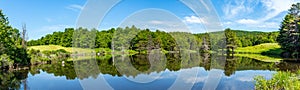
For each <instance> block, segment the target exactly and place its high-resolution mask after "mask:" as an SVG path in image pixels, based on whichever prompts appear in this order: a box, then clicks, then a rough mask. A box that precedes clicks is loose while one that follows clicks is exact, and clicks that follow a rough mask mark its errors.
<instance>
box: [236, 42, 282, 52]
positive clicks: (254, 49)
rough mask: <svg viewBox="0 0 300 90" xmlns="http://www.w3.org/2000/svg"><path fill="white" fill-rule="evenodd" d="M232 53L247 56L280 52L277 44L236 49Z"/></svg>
mask: <svg viewBox="0 0 300 90" xmlns="http://www.w3.org/2000/svg"><path fill="white" fill-rule="evenodd" d="M234 52H236V53H247V54H250V53H251V54H262V53H273V54H280V53H281V52H282V50H281V49H280V46H279V45H278V43H265V44H260V45H255V46H249V47H240V48H237V49H236V50H235V51H234Z"/></svg>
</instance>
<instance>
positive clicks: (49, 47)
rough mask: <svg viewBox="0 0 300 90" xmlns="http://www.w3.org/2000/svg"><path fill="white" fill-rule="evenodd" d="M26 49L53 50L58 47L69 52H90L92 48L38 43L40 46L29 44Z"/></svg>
mask: <svg viewBox="0 0 300 90" xmlns="http://www.w3.org/2000/svg"><path fill="white" fill-rule="evenodd" d="M28 49H34V50H40V51H55V50H59V49H64V50H66V51H67V52H70V53H75V52H77V53H90V52H92V51H93V50H92V49H83V48H73V47H63V46H59V45H40V46H31V47H28Z"/></svg>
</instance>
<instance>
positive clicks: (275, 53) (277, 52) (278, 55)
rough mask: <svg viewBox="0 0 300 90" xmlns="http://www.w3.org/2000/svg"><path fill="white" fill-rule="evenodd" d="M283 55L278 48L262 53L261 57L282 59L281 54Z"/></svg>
mask: <svg viewBox="0 0 300 90" xmlns="http://www.w3.org/2000/svg"><path fill="white" fill-rule="evenodd" d="M282 53H283V50H282V49H280V48H275V49H270V50H269V51H265V52H262V53H261V54H262V55H265V56H269V57H274V58H282V57H281V54H282Z"/></svg>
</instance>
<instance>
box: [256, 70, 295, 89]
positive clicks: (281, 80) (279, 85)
mask: <svg viewBox="0 0 300 90" xmlns="http://www.w3.org/2000/svg"><path fill="white" fill-rule="evenodd" d="M299 75H300V73H299V72H298V73H291V72H283V71H279V72H277V73H276V74H274V75H273V77H272V78H271V79H270V80H266V79H265V78H264V77H262V76H257V77H255V81H256V83H255V89H258V90H299V89H300V80H299Z"/></svg>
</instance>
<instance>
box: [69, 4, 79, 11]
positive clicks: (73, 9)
mask: <svg viewBox="0 0 300 90" xmlns="http://www.w3.org/2000/svg"><path fill="white" fill-rule="evenodd" d="M66 8H67V9H70V10H72V11H76V12H77V11H81V10H82V9H83V6H81V5H77V4H72V5H69V6H67V7H66Z"/></svg>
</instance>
